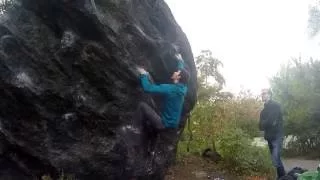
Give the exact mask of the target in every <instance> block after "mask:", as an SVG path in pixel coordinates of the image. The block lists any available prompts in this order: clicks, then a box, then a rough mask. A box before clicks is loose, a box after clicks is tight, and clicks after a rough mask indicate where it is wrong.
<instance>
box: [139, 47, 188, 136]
mask: <svg viewBox="0 0 320 180" xmlns="http://www.w3.org/2000/svg"><path fill="white" fill-rule="evenodd" d="M175 59H177V61H178V68H177V71H175V72H173V74H172V76H171V79H172V83H170V84H159V85H156V84H152V83H151V82H150V81H149V79H148V72H147V71H146V70H144V69H143V68H141V67H138V68H137V70H138V72H139V73H140V81H141V84H142V88H143V90H144V91H145V92H147V93H155V94H160V95H162V97H163V100H164V104H163V105H164V106H163V108H162V111H161V113H160V115H159V114H158V113H157V112H156V111H155V110H154V109H153V108H152V107H150V106H149V105H148V104H146V103H145V102H140V103H139V105H138V109H137V111H136V112H135V114H134V119H133V122H134V126H135V127H138V126H137V124H139V125H141V124H148V125H151V126H152V127H153V128H155V130H161V129H165V128H177V127H178V126H179V120H180V116H181V111H182V107H183V102H184V96H185V95H186V93H187V82H188V80H189V72H188V71H187V70H186V69H185V68H184V62H183V59H182V57H181V55H180V54H179V53H177V54H176V55H175Z"/></svg>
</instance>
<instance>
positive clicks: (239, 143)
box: [216, 126, 272, 175]
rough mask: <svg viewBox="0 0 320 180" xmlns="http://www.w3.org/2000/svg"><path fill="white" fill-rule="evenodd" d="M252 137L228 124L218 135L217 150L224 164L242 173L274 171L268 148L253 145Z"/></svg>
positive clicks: (251, 173) (252, 173)
mask: <svg viewBox="0 0 320 180" xmlns="http://www.w3.org/2000/svg"><path fill="white" fill-rule="evenodd" d="M251 142H252V139H251V138H250V137H249V135H248V134H246V133H245V132H243V131H242V130H241V129H240V128H237V127H233V126H228V127H226V128H225V129H224V131H223V133H221V134H220V135H219V137H218V141H217V145H216V147H217V152H218V153H219V154H220V155H222V157H223V159H224V161H223V163H224V165H225V166H226V167H228V168H229V169H231V170H232V171H234V172H235V173H237V174H241V175H256V174H261V173H262V174H265V173H270V172H271V171H272V163H271V160H270V157H269V153H268V151H267V149H266V148H260V147H255V146H252V145H251Z"/></svg>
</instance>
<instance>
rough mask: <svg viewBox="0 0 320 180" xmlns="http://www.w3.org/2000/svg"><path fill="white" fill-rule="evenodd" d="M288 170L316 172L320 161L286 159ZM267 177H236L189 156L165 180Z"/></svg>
mask: <svg viewBox="0 0 320 180" xmlns="http://www.w3.org/2000/svg"><path fill="white" fill-rule="evenodd" d="M283 163H284V165H285V168H286V170H290V169H292V168H294V167H302V168H306V169H309V170H315V169H316V167H317V166H318V164H319V163H320V161H319V160H304V159H284V160H283ZM267 179H268V178H266V177H236V176H235V175H231V174H230V173H228V172H227V171H224V170H223V169H222V168H220V167H219V166H218V165H217V164H215V163H213V162H212V161H210V160H207V159H203V158H201V157H199V156H188V157H185V158H183V159H182V160H180V161H179V162H177V163H176V165H174V166H173V167H171V168H170V170H169V172H168V175H167V176H166V178H165V180H267Z"/></svg>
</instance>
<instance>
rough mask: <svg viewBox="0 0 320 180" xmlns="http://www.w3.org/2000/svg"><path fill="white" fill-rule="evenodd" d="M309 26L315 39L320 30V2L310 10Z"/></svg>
mask: <svg viewBox="0 0 320 180" xmlns="http://www.w3.org/2000/svg"><path fill="white" fill-rule="evenodd" d="M308 26H309V29H310V36H311V37H314V36H315V35H317V34H318V32H319V30H320V1H317V2H316V4H315V5H313V6H311V7H310V9H309V20H308Z"/></svg>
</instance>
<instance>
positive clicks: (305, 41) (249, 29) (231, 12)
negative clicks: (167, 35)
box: [166, 0, 320, 93]
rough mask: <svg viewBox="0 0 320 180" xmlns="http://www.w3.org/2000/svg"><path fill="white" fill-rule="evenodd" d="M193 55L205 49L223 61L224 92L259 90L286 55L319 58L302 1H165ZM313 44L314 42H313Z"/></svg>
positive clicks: (256, 91)
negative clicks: (309, 31)
mask: <svg viewBox="0 0 320 180" xmlns="http://www.w3.org/2000/svg"><path fill="white" fill-rule="evenodd" d="M166 2H167V3H168V4H169V6H170V8H171V10H172V12H173V14H174V16H175V18H176V20H177V21H178V23H179V24H180V26H181V27H182V29H183V30H184V32H185V33H186V34H187V36H188V39H189V41H190V43H191V46H192V49H193V53H194V55H195V56H197V55H198V54H199V52H200V51H201V50H203V49H210V50H211V51H212V52H213V54H214V56H215V57H217V58H218V59H220V60H221V61H222V62H223V63H224V68H223V69H222V72H223V75H224V76H225V78H226V81H227V84H226V88H225V89H226V90H229V91H232V92H238V91H239V90H240V89H241V87H242V88H245V89H250V90H252V91H253V92H254V93H259V92H260V90H261V88H266V87H269V81H268V79H269V78H270V77H272V75H274V74H275V73H276V72H277V71H278V69H279V68H280V65H281V64H283V63H284V62H286V61H288V60H289V59H290V58H292V57H299V55H301V56H302V57H309V56H313V57H315V58H319V59H320V51H319V42H320V41H316V40H314V39H310V38H309V37H308V34H307V32H308V29H307V22H308V7H309V3H310V2H311V1H308V0H241V1H239V0H166ZM317 42H318V43H317Z"/></svg>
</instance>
